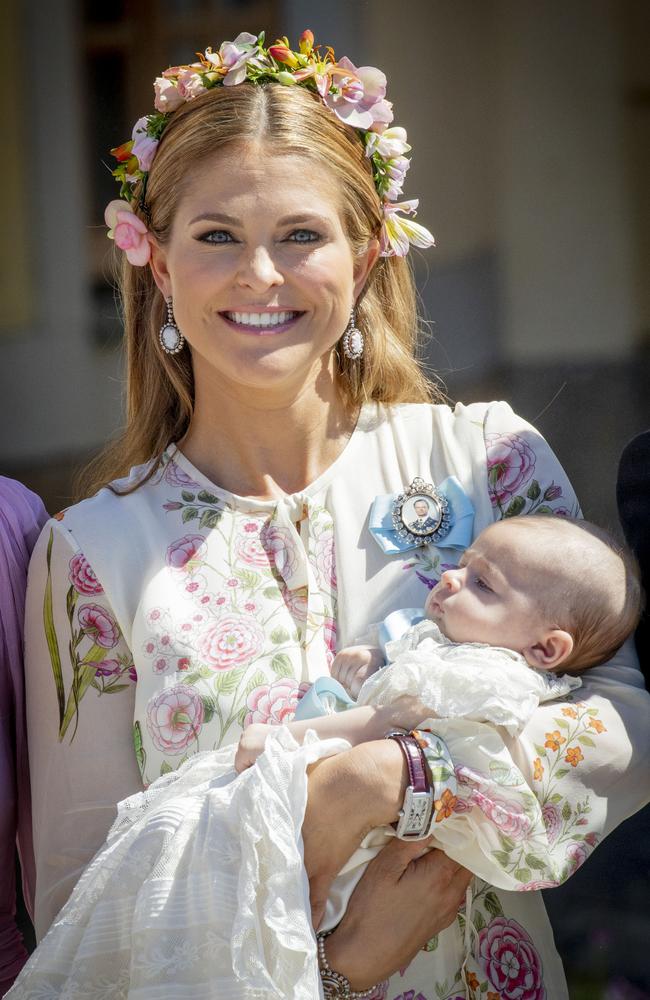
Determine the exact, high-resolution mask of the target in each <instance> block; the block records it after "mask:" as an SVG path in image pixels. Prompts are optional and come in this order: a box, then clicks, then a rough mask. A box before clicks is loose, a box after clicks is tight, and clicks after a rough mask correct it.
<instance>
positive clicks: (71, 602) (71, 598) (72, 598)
mask: <svg viewBox="0 0 650 1000" xmlns="http://www.w3.org/2000/svg"><path fill="white" fill-rule="evenodd" d="M77 596H78V595H77V591H76V590H75V589H74V587H70V589H69V590H68V593H67V594H66V598H65V609H66V611H67V613H68V620H69V622H70V627H71V628H72V618H73V615H74V609H75V604H76V603H77Z"/></svg>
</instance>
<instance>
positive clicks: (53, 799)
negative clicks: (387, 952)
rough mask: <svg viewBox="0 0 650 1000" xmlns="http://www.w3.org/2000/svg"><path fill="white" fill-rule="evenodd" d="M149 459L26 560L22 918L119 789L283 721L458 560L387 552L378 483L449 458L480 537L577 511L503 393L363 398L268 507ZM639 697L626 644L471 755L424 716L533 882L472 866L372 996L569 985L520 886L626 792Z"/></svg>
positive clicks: (593, 836)
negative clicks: (490, 751) (463, 398)
mask: <svg viewBox="0 0 650 1000" xmlns="http://www.w3.org/2000/svg"><path fill="white" fill-rule="evenodd" d="M163 463H164V464H163V466H162V468H161V470H160V471H159V472H158V473H157V474H156V475H155V476H154V477H153V478H152V479H150V480H149V481H148V482H147V483H146V484H145V485H143V486H142V487H140V488H139V489H137V490H135V491H134V492H132V493H130V494H128V495H127V496H122V497H118V496H116V495H115V494H114V493H112V492H111V491H109V490H102V491H100V493H99V494H98V495H97V496H96V497H94V498H92V499H90V500H88V501H84V502H83V503H81V504H78V505H76V506H75V507H73V508H70V509H69V510H67V511H66V512H64V514H63V515H59V518H58V519H54V520H53V521H51V522H50V523H49V524H48V525H46V528H45V529H44V532H43V534H42V536H41V539H40V542H39V545H38V548H37V553H36V556H35V559H34V563H33V567H32V573H31V584H30V590H29V595H28V597H29V608H28V626H27V660H28V663H27V684H28V694H29V720H28V722H29V727H30V741H31V747H32V772H33V793H34V810H35V820H34V825H35V841H36V845H35V847H36V859H37V869H38V883H37V900H36V920H37V930H38V932H39V934H42V933H43V932H44V930H46V929H47V927H48V925H49V924H50V922H51V921H52V919H53V917H54V916H55V914H56V912H57V910H58V909H59V907H60V906H61V904H62V903H63V902H64V901H65V899H66V897H67V895H68V894H69V892H70V889H71V887H72V885H73V884H74V882H75V881H76V880H77V878H78V877H79V874H80V871H81V870H82V868H83V866H84V864H86V863H87V862H88V861H89V860H90V858H91V857H92V855H93V854H94V853H95V851H96V850H97V849H98V848H99V847H100V846H101V844H102V842H103V840H104V838H105V836H106V833H107V831H108V828H109V826H110V825H111V823H112V821H113V819H114V817H115V805H116V803H117V801H119V800H120V799H123V798H125V797H126V796H128V795H129V794H132V793H133V792H136V791H138V789H141V788H142V787H143V785H144V786H146V785H147V784H149V783H150V782H151V781H152V780H154V779H155V778H157V777H159V776H160V775H168V776H173V773H174V772H176V771H177V769H178V768H179V766H180V765H181V763H183V762H184V761H185V760H187V759H188V758H189V757H191V756H192V755H193V754H195V753H197V751H199V750H211V749H217V748H219V747H224V746H227V745H229V744H232V743H234V742H235V741H236V740H237V739H238V737H239V734H240V733H241V731H242V728H243V727H244V726H245V725H246V724H248V723H249V722H251V721H264V722H282V721H283V720H284V719H290V718H291V717H292V713H293V711H294V710H295V706H296V704H297V701H298V699H299V697H300V696H301V693H302V690H304V686H305V685H306V684H308V683H309V682H311V681H312V680H313V679H314V678H316V677H318V676H321V675H323V674H326V673H327V671H328V665H329V662H330V660H331V657H332V655H333V651H334V649H335V648H336V646H337V645H338V646H341V645H345V644H347V643H349V642H351V641H353V640H354V639H355V637H357V636H359V635H361V634H363V632H364V631H365V630H366V628H367V625H368V623H369V622H371V621H377V620H380V619H382V618H383V617H385V616H386V615H387V614H388V613H389V612H390V611H392V610H394V609H395V608H397V607H416V606H421V605H422V604H423V603H424V597H425V595H426V590H427V588H429V587H431V586H433V585H434V584H435V582H436V581H437V579H438V578H439V575H440V573H441V571H442V570H443V569H444V568H445V566H446V565H455V564H456V563H457V560H458V555H459V553H458V552H453V551H451V550H445V549H444V548H434V547H428V548H425V549H418V550H416V551H415V552H414V553H413V552H411V553H406V554H405V555H398V556H386V555H385V554H384V553H383V552H382V551H381V550H380V549H379V547H378V546H377V545H376V543H375V542H374V540H373V538H372V536H371V534H370V532H369V531H368V527H367V519H368V512H369V509H370V505H371V503H372V501H373V499H374V497H375V496H376V495H378V494H385V493H390V492H392V493H397V492H400V491H401V489H402V488H403V487H404V486H407V485H408V484H409V483H410V482H411V481H412V480H413V479H414V478H415V477H416V476H420V477H422V478H424V479H425V480H427V481H432V482H435V483H440V482H441V481H442V480H443V479H444V478H446V477H447V476H449V475H455V476H456V477H457V478H458V479H459V481H460V482H461V484H462V485H463V487H464V489H465V491H466V492H467V494H468V495H469V496H470V497H471V499H472V502H473V504H474V508H475V523H474V534H475V535H476V534H478V533H479V532H480V531H481V530H482V529H483V527H485V526H486V525H487V524H489V523H490V522H491V521H493V520H494V519H497V518H500V517H510V516H513V515H519V514H528V513H532V512H534V511H539V512H544V511H547V512H548V511H554V512H555V513H559V514H574V513H577V511H578V508H577V503H576V500H575V497H574V495H573V492H572V490H571V488H570V486H569V484H568V483H567V481H566V478H565V476H564V474H563V472H562V469H561V468H560V466H559V465H558V463H557V460H556V459H555V457H554V456H553V454H552V452H551V451H550V449H549V448H548V445H547V444H546V443H545V442H544V441H543V439H542V438H541V437H540V436H539V435H538V434H537V433H536V432H535V431H534V429H533V428H531V427H530V425H528V424H526V423H525V422H524V421H521V420H520V419H518V418H517V417H515V416H514V414H513V413H512V411H511V410H510V408H509V407H508V406H507V405H506V404H503V403H496V404H490V405H489V406H485V405H484V404H474V405H472V406H468V407H464V406H462V405H459V406H457V407H456V409H455V410H453V411H452V410H451V409H449V408H448V407H445V406H428V405H424V404H418V405H404V406H400V407H394V408H392V409H388V408H384V407H382V406H378V405H375V404H370V405H368V406H366V407H364V409H363V411H362V413H361V415H360V418H359V422H358V425H357V428H356V430H355V433H354V435H353V437H352V439H351V440H350V442H349V444H348V446H347V448H346V449H345V451H344V452H343V453H342V455H341V456H339V458H338V459H337V461H336V462H335V463H334V464H333V465H332V466H331V467H330V468H329V469H328V470H326V472H325V473H324V474H323V475H322V476H321V477H319V479H318V480H317V481H316V482H315V483H312V484H311V485H310V486H309V487H307V488H306V489H305V490H304V491H303V492H302V493H301V494H297V495H293V496H290V497H287V498H285V499H284V500H282V501H281V502H279V503H276V502H262V501H256V500H250V499H247V498H241V497H234V496H233V495H231V494H228V493H225V492H224V491H223V490H220V489H219V488H218V487H217V486H216V485H215V484H212V483H210V482H209V481H208V480H206V479H205V477H204V476H202V474H201V473H200V472H199V471H198V470H196V469H195V468H193V467H192V466H191V465H190V464H189V463H188V462H187V460H186V459H185V457H184V456H183V455H182V454H181V453H180V452H179V451H178V450H177V449H175V448H174V447H171V448H170V449H168V451H167V453H166V454H165V456H164V459H163ZM141 474H142V472H141V470H134V472H133V473H132V477H131V480H130V481H131V482H135V481H137V479H138V478H139V476H141ZM124 485H127V484H124V483H123V484H122V487H124ZM337 578H338V582H337ZM108 695H110V696H111V697H108ZM648 701H649V700H648V697H647V695H646V694H645V693H644V692H643V690H642V681H641V679H640V674H639V672H638V670H637V669H636V668H635V664H634V659H633V654H631V653H629V652H621V653H620V654H618V655H617V657H616V658H615V660H614V661H611V662H610V664H608V665H605V666H603V667H600V668H596V669H595V670H593V671H590V672H589V675H588V676H587V677H586V678H585V684H584V686H583V688H581V690H580V692H579V698H578V697H577V695H576V696H571V697H569V698H568V699H567V701H566V702H564V703H551V704H550V705H545V706H540V707H539V709H538V710H537V711H536V712H535V714H534V716H533V719H532V720H531V722H530V723H529V725H528V726H527V727H526V729H525V730H524V732H523V734H522V735H521V736H520V737H519V738H518V739H515V738H510V737H508V735H507V734H505V733H501V734H500V735H497V736H495V738H496V739H497V742H498V747H497V750H498V752H497V754H496V756H495V757H493V758H492V759H491V760H490V759H486V760H485V761H484V765H483V767H481V768H477V767H476V764H475V761H473V760H472V761H471V762H470V761H469V760H468V759H466V757H469V756H470V755H468V754H467V753H466V748H467V746H468V745H469V744H468V734H467V733H466V732H462V733H459V731H458V728H457V724H456V728H455V724H454V722H453V720H444V719H443V720H439V724H438V725H437V727H436V728H437V731H438V732H439V734H440V735H441V736H442V738H443V739H445V740H446V742H447V745H448V747H449V750H450V752H451V755H452V759H453V761H454V764H455V768H456V774H457V779H458V781H459V785H464V788H465V794H464V795H463V796H461V797H460V798H461V799H462V800H463V801H465V800H466V799H467V798H468V797H471V796H472V795H473V796H474V799H475V800H476V799H477V796H478V797H479V798H480V796H481V795H484V796H485V794H486V783H488V784H489V795H488V799H489V801H490V803H494V802H495V801H496V802H498V801H499V800H501V801H502V802H503V808H492V807H491V808H490V810H488V809H487V808H486V809H485V810H483V814H484V815H486V816H487V815H488V813H489V816H488V818H489V822H490V823H491V825H492V838H493V841H494V843H493V845H492V863H493V864H494V865H495V866H497V867H498V868H499V869H500V870H501V871H502V872H503V873H509V876H508V877H509V879H511V880H512V882H513V884H517V886H518V887H520V888H525V889H526V890H528V891H526V892H518V891H515V892H509V891H504V890H502V889H494V888H492V887H491V886H490V885H489V884H488V883H487V882H482V883H479V884H478V885H477V886H476V892H475V895H474V903H473V908H472V920H471V923H472V926H471V928H469V929H468V928H467V927H466V926H465V919H464V916H463V914H462V913H461V914H460V915H459V917H458V920H457V922H456V924H455V925H452V927H451V928H449V929H448V930H447V931H445V932H443V934H441V935H439V937H438V938H436V939H433V940H432V941H430V942H429V944H428V945H427V948H426V949H425V950H424V951H422V952H421V953H420V954H419V955H418V956H417V957H416V959H415V960H414V961H413V962H412V963H411V964H410V966H409V967H408V968H407V969H404V970H402V971H401V972H400V973H398V974H396V975H395V976H393V977H392V978H391V980H390V982H387V983H385V984H382V985H381V987H380V988H379V989H378V991H377V997H378V998H379V997H381V998H387V1000H433V998H434V997H435V998H438V1000H455V998H456V997H460V996H471V997H481V998H489V1000H495V998H505V1000H543V998H548V1000H556V998H562V997H566V986H565V984H564V978H563V974H562V970H561V966H560V963H559V960H558V957H557V954H556V952H555V949H554V946H553V940H552V934H551V931H550V927H549V925H548V921H547V918H546V915H545V912H544V908H543V904H542V901H541V896H540V894H539V893H538V892H537V891H535V890H537V889H538V888H541V887H544V886H545V885H547V884H548V883H549V882H551V883H553V884H555V883H557V882H558V881H561V880H562V879H564V878H566V877H568V876H569V875H570V874H571V873H572V872H573V871H575V869H576V868H577V867H578V866H579V865H580V864H582V862H583V861H584V860H585V859H586V858H587V856H588V854H589V852H590V851H591V850H592V849H593V847H594V846H595V845H596V843H597V842H598V841H599V839H600V838H601V837H602V836H603V834H604V833H606V832H608V830H609V829H611V828H613V826H615V825H616V824H617V822H620V820H622V819H623V818H625V816H626V815H629V813H631V812H633V811H634V810H635V809H637V808H639V807H640V806H641V805H642V804H643V802H644V798H645V796H644V792H643V789H644V788H647V777H646V776H647V770H645V769H647V764H648V757H649V756H650V752H649V749H648V736H647V733H648V731H649V729H650V727H648V720H649V716H650V711H649V707H648ZM475 725H476V726H480V724H479V723H476V724H475ZM628 734H629V735H628ZM469 742H471V740H470V741H469ZM632 746H634V753H632ZM252 770H253V771H254V770H255V769H252ZM520 782H525V784H526V785H527V786H528V788H529V789H530V793H529V794H530V798H531V802H534V809H535V810H536V815H538V816H539V817H541V820H540V822H541V826H540V830H539V833H540V836H542V837H543V838H545V842H544V850H543V851H542V852H540V853H539V855H536V854H535V853H533V852H530V851H528V852H526V851H525V850H523V849H522V844H523V843H524V842H525V841H526V837H525V834H526V833H527V832H528V831H529V827H530V817H527V816H526V815H525V813H524V814H521V813H520V812H516V811H513V810H509V809H508V808H507V802H508V798H509V794H508V789H509V788H512V787H513V783H520ZM462 808H463V806H462V804H461V805H459V809H462ZM541 856H543V858H544V863H543V864H542V863H541V862H540V860H539V857H541ZM459 858H460V859H461V860H462V853H461V854H460V855H459ZM468 935H469V940H470V944H471V948H470V951H471V955H470V959H469V960H468V961H467V962H465V959H466V944H467V940H468ZM97 988H98V989H100V988H104V989H105V988H106V984H104V986H103V987H102V986H101V984H99V986H98V987H97ZM85 995H87V996H91V995H95V994H93V993H92V992H88V991H87V992H86V993H85ZM97 995H98V996H99V995H100V993H97ZM116 995H117V994H116ZM124 995H126V993H125V994H124ZM197 995H198V994H197ZM205 995H210V994H209V993H208V994H205ZM244 995H248V994H242V996H244ZM257 995H258V994H257V993H255V992H254V991H253V992H251V993H250V996H251V997H253V996H256V997H257ZM260 995H264V994H260Z"/></svg>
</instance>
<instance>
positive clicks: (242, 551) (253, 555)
mask: <svg viewBox="0 0 650 1000" xmlns="http://www.w3.org/2000/svg"><path fill="white" fill-rule="evenodd" d="M244 531H246V534H245V535H239V536H238V537H237V539H236V540H235V552H236V553H237V555H238V556H239V558H240V559H243V560H244V562H245V563H248V565H249V566H259V567H267V566H268V565H269V557H268V555H267V553H266V551H265V549H264V546H263V545H262V542H261V541H260V536H259V534H254V533H253V531H251V530H250V528H249V525H248V524H247V525H245V527H244Z"/></svg>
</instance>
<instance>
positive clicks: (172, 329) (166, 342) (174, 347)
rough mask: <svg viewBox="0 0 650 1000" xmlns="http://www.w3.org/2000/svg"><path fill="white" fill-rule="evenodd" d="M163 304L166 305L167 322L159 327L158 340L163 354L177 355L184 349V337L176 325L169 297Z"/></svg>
mask: <svg viewBox="0 0 650 1000" xmlns="http://www.w3.org/2000/svg"><path fill="white" fill-rule="evenodd" d="M165 302H166V304H167V322H166V323H163V325H162V326H161V327H160V333H159V334H158V340H159V341H160V346H161V347H162V349H163V351H164V352H165V354H178V353H179V352H180V351H182V350H183V348H184V347H185V337H184V336H183V334H182V333H181V331H180V330H179V329H178V327H177V325H176V320H175V319H174V309H173V302H172V297H171V295H170V296H169V298H168V299H166V300H165Z"/></svg>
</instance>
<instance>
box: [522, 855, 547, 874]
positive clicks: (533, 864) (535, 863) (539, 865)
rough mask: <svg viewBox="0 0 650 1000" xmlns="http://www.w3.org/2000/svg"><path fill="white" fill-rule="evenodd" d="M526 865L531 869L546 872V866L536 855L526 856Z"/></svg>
mask: <svg viewBox="0 0 650 1000" xmlns="http://www.w3.org/2000/svg"><path fill="white" fill-rule="evenodd" d="M526 864H527V865H528V867H529V868H534V869H535V871H538V872H543V871H546V864H545V863H544V862H543V861H542V860H541V859H540V858H538V857H536V856H535V855H534V854H527V855H526Z"/></svg>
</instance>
